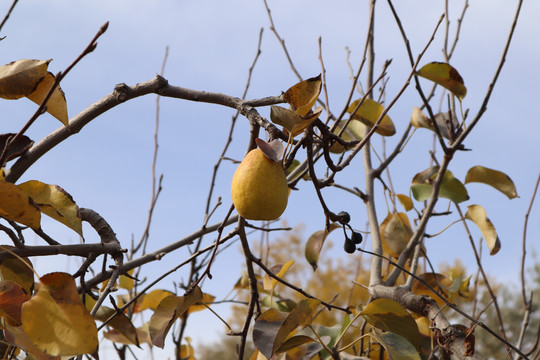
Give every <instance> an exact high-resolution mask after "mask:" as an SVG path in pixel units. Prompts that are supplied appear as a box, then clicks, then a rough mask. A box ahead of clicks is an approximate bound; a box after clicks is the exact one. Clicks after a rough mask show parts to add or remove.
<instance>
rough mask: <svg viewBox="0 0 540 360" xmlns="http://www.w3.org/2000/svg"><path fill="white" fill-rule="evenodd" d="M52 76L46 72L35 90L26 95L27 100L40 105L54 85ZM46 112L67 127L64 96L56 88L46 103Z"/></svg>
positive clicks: (67, 119)
mask: <svg viewBox="0 0 540 360" xmlns="http://www.w3.org/2000/svg"><path fill="white" fill-rule="evenodd" d="M54 81H55V78H54V75H53V74H51V73H50V72H48V73H47V74H46V75H45V77H44V78H43V79H42V80H41V81H40V82H39V83H38V84H37V88H36V89H35V90H34V91H33V92H32V93H30V94H28V95H27V98H29V99H30V100H32V101H33V102H35V103H36V104H38V105H41V103H42V102H43V100H45V96H47V94H48V93H49V91H50V90H51V88H52V86H53V85H54ZM46 106H47V112H48V113H49V114H51V115H52V116H54V117H55V118H57V119H58V120H60V122H61V123H62V124H64V125H65V126H68V122H69V118H68V113H67V103H66V95H65V94H64V92H63V91H62V89H61V88H60V86H57V87H56V88H55V89H54V91H53V93H52V95H51V97H50V98H49V100H48V101H47V105H46Z"/></svg>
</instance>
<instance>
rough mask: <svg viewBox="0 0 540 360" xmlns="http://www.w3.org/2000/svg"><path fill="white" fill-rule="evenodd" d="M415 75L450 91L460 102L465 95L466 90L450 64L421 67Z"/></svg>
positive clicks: (437, 63)
mask: <svg viewBox="0 0 540 360" xmlns="http://www.w3.org/2000/svg"><path fill="white" fill-rule="evenodd" d="M416 74H417V75H419V76H422V77H424V78H426V79H428V80H431V81H433V82H435V83H437V84H439V85H441V86H442V87H444V88H446V89H448V90H450V91H451V92H452V93H453V94H454V95H455V96H457V98H458V99H460V100H463V98H464V97H465V95H467V88H466V87H465V83H464V82H463V78H462V77H461V75H459V73H458V71H457V70H456V69H454V68H453V67H452V66H451V65H450V64H447V63H442V62H432V63H429V64H426V65H424V66H422V68H421V69H420V70H418V71H417V72H416Z"/></svg>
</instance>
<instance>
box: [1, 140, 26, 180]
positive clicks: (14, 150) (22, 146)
mask: <svg viewBox="0 0 540 360" xmlns="http://www.w3.org/2000/svg"><path fill="white" fill-rule="evenodd" d="M15 135H16V134H12V133H8V134H0V149H2V151H3V149H4V148H5V147H6V144H7V142H8V140H10V139H12V138H13V137H14V136H15ZM32 145H34V142H33V141H32V140H31V139H30V138H29V137H28V136H25V135H22V136H19V137H18V138H17V139H15V141H14V142H12V143H11V144H10V145H9V148H8V149H7V152H6V162H7V161H9V160H13V159H15V158H17V157H19V156H21V155H23V154H24V153H25V152H26V151H27V150H28V149H30V148H31V147H32ZM2 180H5V177H4V178H2Z"/></svg>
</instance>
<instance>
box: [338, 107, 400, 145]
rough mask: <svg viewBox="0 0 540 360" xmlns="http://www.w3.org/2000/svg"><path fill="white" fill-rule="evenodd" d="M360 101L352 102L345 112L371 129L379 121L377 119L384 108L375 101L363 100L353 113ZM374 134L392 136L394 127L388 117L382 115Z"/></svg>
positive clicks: (394, 131)
mask: <svg viewBox="0 0 540 360" xmlns="http://www.w3.org/2000/svg"><path fill="white" fill-rule="evenodd" d="M361 100H362V99H358V100H355V101H353V102H352V104H351V105H350V106H349V108H348V109H347V112H348V113H349V114H351V116H352V118H353V119H356V120H359V121H361V122H362V123H363V124H364V125H367V126H369V127H370V128H371V127H373V125H375V123H376V122H377V120H379V117H380V116H381V114H382V113H383V111H384V107H383V106H382V105H381V104H379V103H378V102H376V101H375V100H371V99H364V101H363V102H362V104H361V105H360V107H359V108H358V110H356V112H354V110H355V109H356V107H357V106H358V104H359V103H360V101H361ZM375 132H376V133H377V134H380V135H383V136H392V135H394V134H395V133H396V127H395V126H394V123H393V122H392V120H391V119H390V116H388V115H384V117H383V119H382V121H381V123H380V124H379V127H378V128H377V130H375Z"/></svg>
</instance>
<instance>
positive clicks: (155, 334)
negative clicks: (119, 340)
mask: <svg viewBox="0 0 540 360" xmlns="http://www.w3.org/2000/svg"><path fill="white" fill-rule="evenodd" d="M201 299H202V292H201V289H200V288H199V287H196V288H195V289H194V290H193V291H192V292H191V293H189V294H188V295H186V296H167V297H166V298H164V299H163V300H161V302H160V303H159V306H158V308H157V309H156V311H155V312H154V314H153V315H152V317H151V318H150V337H151V338H152V344H153V345H155V346H157V347H160V348H163V346H164V345H165V337H166V336H167V333H168V332H169V330H170V328H171V326H172V325H173V323H174V322H175V321H176V320H177V319H178V318H179V317H180V316H182V315H183V314H184V313H185V312H186V311H187V310H188V309H189V307H190V306H191V305H193V304H195V303H197V302H198V301H200V300H201Z"/></svg>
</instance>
